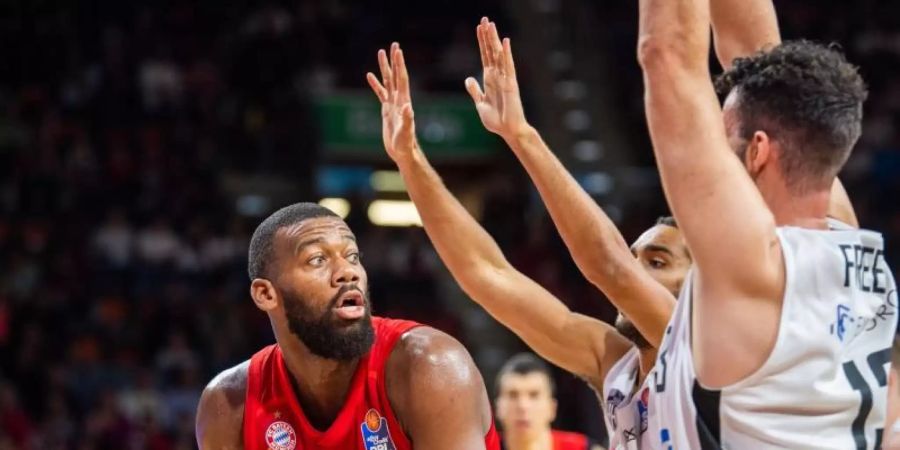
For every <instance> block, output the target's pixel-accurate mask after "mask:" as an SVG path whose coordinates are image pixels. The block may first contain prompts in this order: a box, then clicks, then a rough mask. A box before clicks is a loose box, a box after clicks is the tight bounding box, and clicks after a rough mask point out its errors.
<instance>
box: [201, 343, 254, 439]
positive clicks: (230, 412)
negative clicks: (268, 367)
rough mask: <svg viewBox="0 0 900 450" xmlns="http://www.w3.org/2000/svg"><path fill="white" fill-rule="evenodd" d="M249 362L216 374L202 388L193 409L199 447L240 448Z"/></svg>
mask: <svg viewBox="0 0 900 450" xmlns="http://www.w3.org/2000/svg"><path fill="white" fill-rule="evenodd" d="M249 368H250V361H249V360H248V361H244V362H243V363H241V364H238V365H236V366H234V367H232V368H230V369H226V370H224V371H222V372H221V373H219V374H218V375H216V377H215V378H213V379H212V381H210V382H209V384H207V385H206V387H205V388H204V389H203V394H202V395H201V396H200V403H199V404H198V406H197V421H196V433H197V442H198V443H199V444H200V448H201V449H203V448H225V449H231V448H235V449H236V448H241V447H240V446H238V445H240V444H241V430H242V428H243V419H244V401H245V397H246V393H247V378H248V375H249Z"/></svg>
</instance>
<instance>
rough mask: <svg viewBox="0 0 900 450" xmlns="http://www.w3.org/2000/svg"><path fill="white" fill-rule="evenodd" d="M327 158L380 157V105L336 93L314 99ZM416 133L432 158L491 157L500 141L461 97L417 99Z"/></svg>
mask: <svg viewBox="0 0 900 450" xmlns="http://www.w3.org/2000/svg"><path fill="white" fill-rule="evenodd" d="M315 107H316V116H317V118H318V120H319V128H320V132H321V137H322V144H323V146H324V148H325V154H326V155H327V156H342V157H362V158H366V159H370V158H373V157H374V158H383V157H386V156H387V155H386V154H385V152H384V144H383V143H382V142H383V141H382V138H381V106H380V105H379V104H378V101H377V100H376V99H375V98H374V96H373V95H372V94H371V93H368V92H367V93H366V94H362V93H360V94H352V93H341V94H334V95H328V96H323V97H319V98H318V99H316V100H315ZM415 110H416V135H417V136H418V138H419V143H420V144H421V145H422V148H423V149H424V150H425V153H426V154H427V155H428V156H429V158H432V159H434V160H448V159H479V158H485V157H489V156H491V155H492V154H494V153H495V152H496V150H497V148H498V146H499V144H500V140H499V139H498V138H497V137H496V136H494V135H493V134H492V133H490V132H488V131H487V130H485V129H484V126H482V125H481V120H480V119H479V118H478V113H477V112H476V111H475V106H474V105H473V104H472V100H471V99H470V98H468V97H466V96H464V95H459V96H440V97H437V96H432V97H416V99H415Z"/></svg>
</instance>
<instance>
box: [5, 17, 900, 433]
mask: <svg viewBox="0 0 900 450" xmlns="http://www.w3.org/2000/svg"><path fill="white" fill-rule="evenodd" d="M801 3H802V5H801ZM882 3H885V2H882ZM875 4H878V5H881V3H879V2H875V1H862V2H856V3H855V4H854V5H850V4H844V3H843V2H836V1H835V2H826V3H821V2H810V1H804V2H799V1H797V2H779V4H778V7H779V12H780V16H781V19H782V27H783V29H784V30H785V34H786V36H787V37H795V36H806V37H811V38H821V39H828V40H837V41H839V42H841V43H842V44H843V45H844V48H845V49H846V50H847V51H848V53H849V54H850V55H851V59H852V60H853V61H855V62H857V63H859V64H861V65H862V68H863V73H864V74H865V76H866V79H867V80H868V81H869V83H870V87H871V100H870V101H869V103H868V106H867V110H866V117H867V118H866V124H865V129H864V137H863V141H862V143H861V145H860V147H859V150H858V151H857V152H856V155H855V156H854V157H853V159H852V161H851V164H850V166H849V167H848V169H847V170H846V173H845V174H844V179H845V180H846V182H847V185H848V190H849V191H850V194H851V196H852V198H853V200H854V204H855V205H856V206H857V209H858V211H859V214H860V218H861V221H862V223H863V225H864V226H868V227H872V228H875V229H880V230H884V231H885V232H887V234H888V237H889V246H890V248H891V249H892V250H891V251H889V253H888V255H889V258H893V263H894V266H895V267H898V266H900V260H898V259H897V258H898V255H900V247H898V244H897V241H898V240H897V239H892V238H894V237H900V202H897V201H896V200H895V199H896V198H900V176H898V174H900V73H898V72H900V24H898V23H897V21H898V20H900V11H894V14H886V13H880V14H873V13H871V7H873V6H872V5H875ZM387 5H388V3H387V2H362V1H359V2H349V1H328V2H313V1H300V2H283V3H278V2H268V3H265V4H264V5H254V4H252V3H237V4H222V3H221V2H212V1H205V0H204V1H196V2H190V1H181V0H170V1H161V0H160V1H149V0H144V1H137V2H116V1H112V0H106V1H104V0H95V1H84V2H62V1H60V2H34V4H23V5H20V6H18V8H19V9H17V10H15V11H13V12H12V13H11V14H10V15H8V16H7V18H6V19H5V20H3V21H2V22H0V37H2V41H3V42H4V45H3V48H2V49H0V54H2V55H3V56H4V61H7V64H5V65H3V66H2V67H0V267H3V271H2V273H0V450H7V449H38V448H39V449H85V450H87V449H152V450H166V449H191V448H194V446H195V444H194V441H193V417H194V410H195V407H196V403H197V400H198V398H199V394H200V391H201V390H202V387H203V385H204V384H205V382H206V381H208V380H209V379H210V378H211V376H212V375H213V374H215V373H217V372H218V371H220V370H222V369H224V368H227V367H229V366H231V365H233V364H236V363H238V362H240V361H242V360H244V359H246V358H247V357H249V356H250V355H251V354H252V353H253V352H254V351H255V350H256V349H258V348H260V347H262V346H263V345H266V344H268V343H270V342H271V341H272V336H271V331H270V327H269V323H268V321H267V320H266V317H265V315H264V314H262V313H261V312H259V311H257V310H256V309H255V307H254V306H253V304H252V302H251V301H250V300H249V298H248V296H247V286H248V281H247V275H246V246H247V242H248V240H249V235H250V233H252V231H253V228H254V227H255V225H256V223H257V222H258V221H259V220H260V218H259V217H254V216H252V215H250V216H248V215H244V214H241V213H240V209H239V208H236V194H235V193H234V192H233V191H234V189H233V188H231V187H229V184H228V180H229V179H231V177H232V176H237V177H254V176H255V177H263V178H265V177H282V178H284V179H288V180H290V183H291V189H292V192H294V193H296V195H297V200H301V199H315V198H316V196H315V195H316V193H315V183H314V179H315V169H316V167H317V164H319V162H320V161H321V160H322V159H323V157H322V155H321V151H320V145H319V143H318V142H317V138H316V126H315V121H314V120H315V118H314V117H313V116H312V114H311V112H310V111H311V106H310V101H311V100H310V99H311V95H312V94H313V93H315V94H317V95H322V94H327V93H328V92H337V91H340V90H344V89H364V88H365V85H364V81H363V74H364V72H363V71H364V70H372V69H374V60H375V58H374V52H375V50H376V49H377V48H378V47H381V46H386V45H387V44H389V42H390V41H391V40H395V39H396V40H401V41H402V42H403V43H404V48H405V51H406V54H407V55H408V59H409V63H410V65H411V66H412V65H415V67H416V69H415V82H416V84H417V88H418V89H422V90H429V91H454V92H458V91H459V90H460V87H461V80H462V79H463V78H464V77H465V76H466V75H470V74H473V73H477V72H478V70H479V66H478V65H479V61H478V55H477V53H476V50H475V43H474V33H473V26H474V24H475V23H476V21H477V19H478V18H479V17H480V16H481V15H483V14H489V15H491V16H492V17H495V18H497V19H498V20H500V21H501V23H502V21H503V14H502V9H501V8H500V6H499V5H498V2H478V1H475V0H455V1H453V2H434V4H432V3H422V2H413V1H407V0H404V1H398V2H390V7H388V6H387ZM867 5H868V7H869V9H868V10H867ZM897 6H898V5H897V4H895V5H893V7H895V9H896V7H897ZM878 7H881V6H878ZM603 15H604V17H603V20H604V21H605V22H607V23H610V24H612V26H611V27H610V28H609V30H607V31H604V32H610V33H614V34H615V35H616V39H611V40H610V42H612V43H615V44H616V45H615V47H612V48H609V49H605V50H604V49H599V51H608V52H609V53H610V55H619V54H620V53H625V54H627V58H626V59H625V60H628V61H630V60H633V56H632V55H633V45H631V44H632V43H633V42H634V39H633V35H634V30H633V29H631V28H633V27H634V23H635V17H636V13H635V12H634V11H632V10H629V9H628V8H623V10H622V11H603ZM361 68H362V69H361ZM629 71H630V72H629ZM636 71H637V65H636V64H633V67H628V68H625V69H623V76H621V77H618V78H617V79H616V80H617V82H619V83H622V84H623V89H619V90H618V92H621V93H623V94H622V97H621V98H619V99H618V101H620V102H621V105H622V106H623V107H622V110H624V111H629V114H630V115H629V119H630V120H633V121H634V124H635V126H633V127H630V129H634V130H636V131H635V136H634V138H633V141H634V142H637V143H644V144H646V136H644V135H642V133H641V132H640V130H644V129H645V127H644V126H643V115H642V111H641V109H640V99H641V96H640V93H639V89H640V86H639V84H629V83H631V82H634V81H635V80H639V79H640V78H639V77H636V76H628V75H634V74H636V73H637V72H636ZM525 90H527V87H525ZM526 95H527V94H526ZM643 134H645V133H643ZM644 148H645V149H646V153H647V155H648V156H647V158H648V159H647V161H646V162H647V164H651V160H650V159H649V158H650V156H649V155H650V152H649V147H647V146H645V147H644ZM514 165H515V163H514V162H513V161H511V158H505V159H504V158H501V160H500V161H497V167H498V169H497V170H498V172H502V173H506V174H507V176H505V177H500V178H499V179H500V181H498V182H497V183H495V184H494V185H491V186H490V187H489V188H488V191H487V192H486V194H485V196H484V198H483V202H482V205H483V213H482V215H481V217H482V223H483V224H484V225H485V227H486V228H488V230H489V231H490V232H491V233H492V235H494V236H495V237H496V238H497V240H498V241H499V242H500V244H501V246H502V247H503V248H504V250H506V251H507V253H508V255H509V256H510V259H511V260H512V261H513V263H514V264H516V265H517V266H518V267H519V268H521V269H522V270H523V271H524V272H525V273H527V274H529V275H530V276H532V277H534V278H535V279H537V280H538V281H539V282H540V283H542V284H543V285H545V286H547V287H548V288H549V289H550V290H551V291H552V292H554V293H556V294H557V295H558V296H560V298H563V299H565V300H566V301H568V302H569V303H570V305H571V306H572V307H573V308H575V309H578V310H579V311H584V312H587V313H590V314H594V315H598V316H601V317H604V318H606V319H611V318H612V314H613V311H612V309H611V308H610V306H609V305H608V304H607V303H605V302H603V301H602V296H601V295H600V294H599V293H597V292H596V291H595V290H594V289H592V288H590V287H589V286H588V285H587V284H586V283H585V282H584V281H583V280H582V279H581V277H580V275H579V274H578V272H577V270H576V269H575V268H574V265H573V264H572V262H571V260H570V258H569V257H568V254H567V253H566V252H565V249H564V247H563V246H562V245H561V243H560V242H559V239H558V238H557V237H556V234H555V231H554V229H553V226H552V224H551V223H550V222H549V220H548V219H547V218H546V216H545V215H544V214H543V213H542V212H541V209H540V208H539V207H535V202H534V196H533V195H532V193H531V191H530V188H528V184H527V179H525V178H524V177H523V176H521V174H520V172H521V171H519V175H508V174H509V173H514V172H515V171H514V170H512V169H511V168H512V167H514ZM358 201H361V202H362V201H364V200H358ZM661 201H662V198H661V196H660V203H659V204H657V205H654V206H650V207H648V206H646V205H645V206H642V208H641V209H640V210H633V211H629V210H627V209H626V211H625V216H624V219H623V223H624V227H625V228H624V229H625V234H626V237H627V238H629V239H633V238H634V237H636V236H637V234H638V233H639V232H640V231H641V230H642V229H643V228H646V227H647V226H649V225H650V224H651V223H652V220H653V219H654V217H655V215H659V214H663V213H664V212H665V205H664V204H663V203H661ZM361 210H364V208H363V207H356V208H354V209H353V211H361ZM347 220H348V222H349V223H350V226H351V228H352V229H353V230H354V231H355V232H356V234H357V235H358V236H359V240H360V242H361V245H362V251H363V254H364V255H368V257H366V259H365V260H364V263H365V265H366V268H367V270H368V271H369V277H370V279H371V280H372V298H373V299H374V301H375V308H376V313H379V314H384V315H393V316H397V317H403V318H411V319H415V320H420V321H424V322H427V323H429V324H432V325H435V326H437V327H438V328H440V329H443V330H445V331H448V332H450V333H451V334H454V335H457V336H458V337H459V338H460V339H462V340H463V341H464V342H465V343H466V344H467V345H468V346H470V347H473V346H477V345H478V341H477V339H474V338H473V337H470V336H464V335H462V331H461V330H462V328H463V327H461V325H460V320H461V319H460V317H458V315H456V314H455V311H454V310H453V309H452V308H450V307H448V306H447V302H445V301H443V300H442V298H441V296H442V295H444V294H443V292H444V291H443V290H442V289H440V288H439V286H438V284H439V280H438V278H439V277H440V276H441V272H442V266H441V264H440V262H439V261H438V260H437V258H436V256H435V254H434V252H433V250H432V249H431V246H430V244H429V243H428V241H427V237H426V236H425V235H424V233H423V232H422V231H421V230H420V229H417V228H412V229H389V228H378V227H374V226H372V225H371V224H369V222H368V221H367V220H366V218H365V217H364V216H361V215H359V213H352V214H351V216H350V217H348V219H347ZM577 383H578V381H576V380H574V378H571V377H569V378H566V379H565V380H563V382H562V383H561V384H560V396H561V397H562V398H561V399H560V401H561V405H566V404H569V405H573V406H572V408H571V410H570V411H566V410H564V409H561V412H560V415H561V420H562V421H566V420H569V421H570V423H574V421H575V419H576V418H577V417H578V415H579V414H580V413H579V411H578V406H577V402H585V401H587V402H594V400H593V399H591V398H587V399H586V400H585V399H583V398H582V399H567V397H575V395H574V394H572V393H573V392H575V390H576V388H575V387H573V386H574V385H575V384H577ZM567 402H568V403H567ZM594 403H595V402H594ZM598 420H599V419H598ZM597 426H600V423H599V422H598V424H597Z"/></svg>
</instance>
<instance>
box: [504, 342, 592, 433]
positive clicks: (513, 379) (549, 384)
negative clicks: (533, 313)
mask: <svg viewBox="0 0 900 450" xmlns="http://www.w3.org/2000/svg"><path fill="white" fill-rule="evenodd" d="M496 384H497V386H496V390H497V398H496V400H495V408H496V417H497V421H498V422H500V426H501V427H502V428H501V434H502V436H503V439H502V443H503V448H504V449H505V450H525V449H529V450H600V449H601V447H600V445H599V444H597V443H595V442H593V441H591V440H590V439H588V437H587V436H585V435H583V434H579V433H571V432H567V431H560V430H553V429H551V428H550V425H551V424H552V423H553V421H554V420H555V419H556V407H557V403H556V398H555V395H556V385H555V384H554V382H553V377H552V376H551V374H550V368H549V367H548V366H547V363H545V362H544V361H542V360H540V359H538V357H537V356H535V355H534V354H531V353H520V354H518V355H516V356H513V357H512V358H510V359H509V361H507V362H506V364H504V365H503V368H502V369H500V374H499V375H497V382H496Z"/></svg>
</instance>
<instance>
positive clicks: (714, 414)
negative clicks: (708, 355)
mask: <svg viewBox="0 0 900 450" xmlns="http://www.w3.org/2000/svg"><path fill="white" fill-rule="evenodd" d="M691 399H692V400H693V401H694V407H695V408H696V409H697V416H696V422H697V423H696V426H697V437H698V438H699V440H700V448H701V449H702V450H718V449H720V448H721V445H722V444H721V443H722V428H721V423H720V418H721V415H720V414H719V407H720V405H721V402H722V391H720V390H709V389H705V388H704V387H703V386H701V385H700V382H699V381H697V380H696V379H694V388H693V389H692V390H691Z"/></svg>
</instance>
